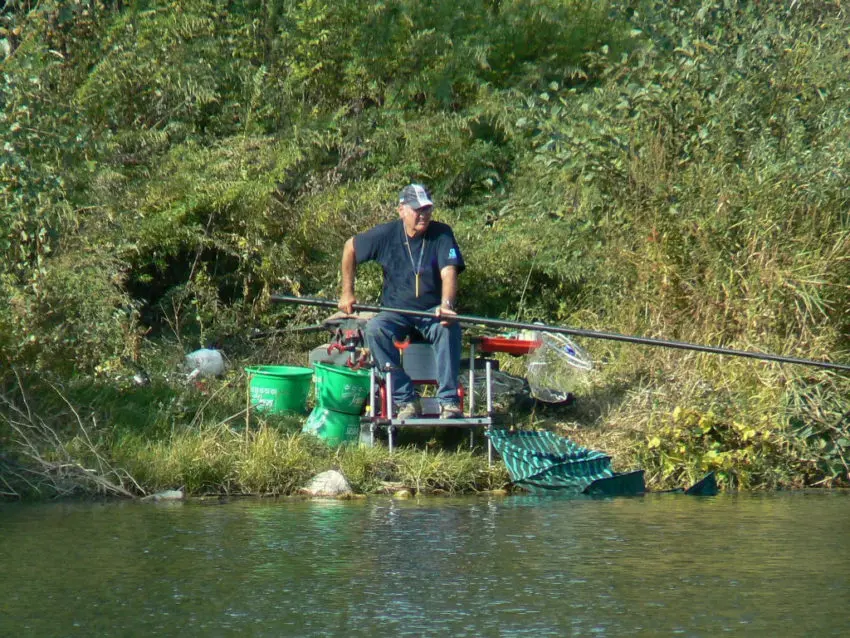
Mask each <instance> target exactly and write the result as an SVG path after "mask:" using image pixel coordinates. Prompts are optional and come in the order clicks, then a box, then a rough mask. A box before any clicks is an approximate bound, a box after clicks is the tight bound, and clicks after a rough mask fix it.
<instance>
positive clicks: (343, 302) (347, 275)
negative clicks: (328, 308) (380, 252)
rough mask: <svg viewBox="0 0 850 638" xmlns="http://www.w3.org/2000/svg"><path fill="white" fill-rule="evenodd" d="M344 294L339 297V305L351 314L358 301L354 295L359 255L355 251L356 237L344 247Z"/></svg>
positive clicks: (341, 268)
mask: <svg viewBox="0 0 850 638" xmlns="http://www.w3.org/2000/svg"><path fill="white" fill-rule="evenodd" d="M340 272H341V273H342V294H341V295H340V297H339V303H337V307H338V308H339V309H340V310H342V311H343V312H344V313H346V314H351V312H352V310H353V309H352V306H353V305H354V304H356V303H357V297H355V296H354V280H355V278H356V276H357V257H356V254H355V252H354V237H351V238H350V239H349V240H348V241H346V242H345V246H343V248H342V265H341V266H340Z"/></svg>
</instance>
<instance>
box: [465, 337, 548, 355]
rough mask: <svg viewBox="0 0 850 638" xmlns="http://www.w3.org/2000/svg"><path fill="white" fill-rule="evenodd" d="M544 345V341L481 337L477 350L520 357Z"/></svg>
mask: <svg viewBox="0 0 850 638" xmlns="http://www.w3.org/2000/svg"><path fill="white" fill-rule="evenodd" d="M542 344H543V342H542V341H536V340H534V341H532V340H529V339H511V338H509V337H481V338H480V340H479V342H478V346H477V349H478V351H479V352H483V353H485V354H486V353H490V352H507V353H508V354H514V355H520V354H528V353H529V352H534V351H535V350H537V348H539V347H540V346H541V345H542Z"/></svg>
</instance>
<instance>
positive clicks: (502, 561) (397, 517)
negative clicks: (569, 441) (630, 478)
mask: <svg viewBox="0 0 850 638" xmlns="http://www.w3.org/2000/svg"><path fill="white" fill-rule="evenodd" d="M848 509H850V495H848V494H846V493H841V492H832V493H826V492H817V493H787V494H765V495H740V496H736V495H721V496H718V497H709V498H693V497H686V496H682V495H647V496H645V497H642V498H621V499H588V498H551V497H522V496H520V497H508V498H466V499H425V500H419V501H415V500H414V501H395V500H392V499H388V498H372V499H368V500H365V501H346V502H342V501H243V502H234V503H231V504H228V505H222V506H215V507H210V506H203V505H199V504H196V503H186V504H159V505H149V504H147V505H141V504H131V503H124V504H85V505H81V504H59V505H29V506H21V505H0V568H2V573H3V578H2V580H0V635H3V636H5V635H10V636H11V635H32V636H40V635H43V636H66V635H67V636H75V635H79V636H84V635H85V636H91V635H99V636H112V635H114V636H126V635H135V634H138V635H154V634H156V635H164V636H171V635H174V636H177V635H180V636H193V635H199V636H209V635H214V636H228V635H236V634H240V635H241V634H245V633H247V634H248V635H253V636H290V635H291V636H320V635H321V636H325V635H346V636H349V635H358V636H359V635H362V636H374V635H387V636H390V635H392V636H395V635H417V636H421V635H441V634H446V635H448V634H450V635H452V636H523V635H533V636H550V635H551V636H555V635H558V636H563V635H579V636H584V635H602V636H632V635H657V634H662V635H669V634H678V633H682V634H684V635H690V636H714V635H717V634H720V633H726V634H728V633H732V634H735V633H737V634H739V635H747V636H753V635H756V636H758V635H764V636H768V635H771V636H773V635H801V636H802V635H818V636H825V635H836V636H837V635H844V634H845V633H846V630H847V629H848V627H847V622H846V621H845V620H844V615H845V613H844V607H845V603H846V597H847V592H848V577H847V575H846V568H845V567H844V566H845V565H847V564H850V535H848V534H847V531H848V523H847V521H848Z"/></svg>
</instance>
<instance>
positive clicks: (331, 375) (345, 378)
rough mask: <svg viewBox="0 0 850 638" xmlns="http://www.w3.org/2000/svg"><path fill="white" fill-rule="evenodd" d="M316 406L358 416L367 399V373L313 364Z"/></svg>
mask: <svg viewBox="0 0 850 638" xmlns="http://www.w3.org/2000/svg"><path fill="white" fill-rule="evenodd" d="M314 365H315V368H316V405H318V406H319V407H323V408H327V409H328V410H335V411H336V412H345V413H346V414H360V413H361V412H363V408H364V407H365V406H366V400H367V399H368V398H369V376H370V375H369V371H368V370H352V369H351V368H346V367H344V366H335V365H330V364H327V363H315V364H314Z"/></svg>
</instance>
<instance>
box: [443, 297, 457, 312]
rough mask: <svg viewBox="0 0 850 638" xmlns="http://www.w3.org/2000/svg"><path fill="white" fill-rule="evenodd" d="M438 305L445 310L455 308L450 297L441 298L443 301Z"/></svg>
mask: <svg viewBox="0 0 850 638" xmlns="http://www.w3.org/2000/svg"><path fill="white" fill-rule="evenodd" d="M440 305H441V306H442V307H443V308H445V309H447V310H454V309H455V305H454V303H453V302H452V300H451V299H443V303H441V304H440Z"/></svg>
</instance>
